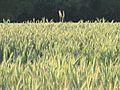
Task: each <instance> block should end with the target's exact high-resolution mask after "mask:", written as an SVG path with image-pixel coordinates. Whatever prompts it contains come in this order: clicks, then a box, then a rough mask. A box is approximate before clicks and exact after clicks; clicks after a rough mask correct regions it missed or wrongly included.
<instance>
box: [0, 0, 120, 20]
mask: <svg viewBox="0 0 120 90" xmlns="http://www.w3.org/2000/svg"><path fill="white" fill-rule="evenodd" d="M59 10H64V11H65V21H79V20H81V19H83V20H95V19H96V18H103V17H104V18H105V19H106V20H114V21H120V0H0V21H2V20H3V18H4V19H10V20H11V21H12V22H16V21H17V22H19V21H25V20H31V19H33V18H35V19H40V20H41V19H42V18H43V17H45V18H47V19H48V20H51V19H53V21H59V16H58V11H59Z"/></svg>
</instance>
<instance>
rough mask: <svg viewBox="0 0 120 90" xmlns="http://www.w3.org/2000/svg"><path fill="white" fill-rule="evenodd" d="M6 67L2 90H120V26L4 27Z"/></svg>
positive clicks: (1, 68) (0, 58) (0, 46)
mask: <svg viewBox="0 0 120 90" xmlns="http://www.w3.org/2000/svg"><path fill="white" fill-rule="evenodd" d="M0 63H1V64H0V89H2V90H120V23H87V22H86V23H39V24H37V23H23V24H22V23H21V24H12V23H11V24H9V23H4V24H2V23H1V24H0Z"/></svg>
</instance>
